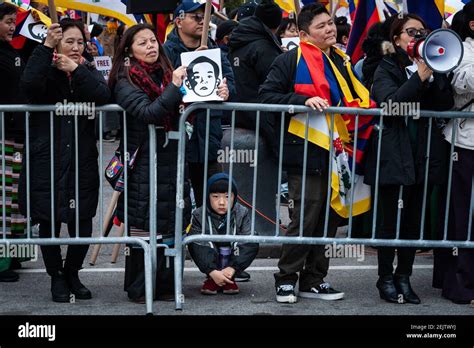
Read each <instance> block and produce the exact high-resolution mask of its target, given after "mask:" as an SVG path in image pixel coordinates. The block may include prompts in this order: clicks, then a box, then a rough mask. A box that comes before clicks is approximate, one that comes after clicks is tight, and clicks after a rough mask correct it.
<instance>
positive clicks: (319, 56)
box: [288, 42, 376, 218]
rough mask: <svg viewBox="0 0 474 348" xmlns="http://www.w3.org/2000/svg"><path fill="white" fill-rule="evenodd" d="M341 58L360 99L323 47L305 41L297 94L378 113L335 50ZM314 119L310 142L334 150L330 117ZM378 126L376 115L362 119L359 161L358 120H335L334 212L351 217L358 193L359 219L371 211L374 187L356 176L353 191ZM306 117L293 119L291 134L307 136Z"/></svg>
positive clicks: (355, 212)
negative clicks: (351, 207)
mask: <svg viewBox="0 0 474 348" xmlns="http://www.w3.org/2000/svg"><path fill="white" fill-rule="evenodd" d="M334 49H335V53H336V54H338V55H339V56H341V57H342V58H343V59H344V61H345V67H346V69H347V75H348V76H349V78H350V81H349V82H350V84H351V85H352V88H353V91H354V92H355V93H356V94H357V95H355V96H354V95H353V94H352V92H351V88H350V86H349V83H348V81H346V80H345V79H344V77H343V75H342V74H341V72H340V71H339V70H338V69H337V67H336V65H335V64H334V62H333V61H332V60H331V59H330V58H329V57H328V56H327V55H326V54H325V53H323V52H322V51H321V50H320V49H319V48H318V47H316V46H314V45H312V44H310V43H307V42H302V43H301V44H300V47H299V48H298V65H297V69H296V77H295V92H296V93H298V94H301V95H306V96H309V97H314V96H319V97H322V98H325V99H327V100H328V101H329V104H330V105H331V106H346V107H361V108H374V107H376V104H375V102H374V101H372V100H371V99H370V96H369V91H368V90H367V89H366V88H365V87H364V85H363V84H362V82H360V81H359V80H358V79H357V77H356V75H355V73H354V71H353V68H352V66H351V64H350V62H349V57H348V56H347V55H346V54H345V53H344V52H342V51H341V50H339V49H337V48H334ZM308 117H309V120H308V122H309V129H308V141H310V142H311V143H313V144H316V145H317V146H320V147H322V148H324V149H326V150H328V151H329V149H330V133H331V117H330V115H329V114H326V115H324V114H316V115H314V114H312V115H310V116H308ZM373 126H374V120H373V117H371V116H360V117H359V124H358V136H357V151H356V154H357V155H356V156H355V158H354V134H355V130H356V129H355V117H353V116H351V115H340V114H336V115H334V129H333V131H334V138H333V145H334V151H333V158H332V159H331V160H332V162H333V172H332V181H331V188H332V192H331V207H332V208H333V209H334V210H335V211H336V212H337V213H338V214H339V215H340V216H342V217H345V218H347V217H348V216H349V206H350V204H349V200H350V197H351V195H352V192H354V205H353V215H354V216H355V215H359V214H362V213H365V212H366V211H368V210H369V209H370V187H369V186H367V185H365V184H364V183H363V177H362V176H359V175H357V174H355V177H354V187H353V188H352V187H351V178H352V173H351V168H352V162H353V161H354V160H355V161H356V173H357V172H359V171H358V170H357V168H359V167H360V164H361V161H362V158H363V154H364V150H365V147H366V144H367V142H368V140H369V138H370V134H371V132H372V129H373ZM305 131H306V115H301V114H300V115H296V116H293V117H292V119H291V121H290V125H289V128H288V132H290V133H292V134H295V135H297V136H299V137H301V138H304V137H305Z"/></svg>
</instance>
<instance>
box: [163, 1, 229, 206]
mask: <svg viewBox="0 0 474 348" xmlns="http://www.w3.org/2000/svg"><path fill="white" fill-rule="evenodd" d="M204 6H205V4H199V3H195V2H193V1H190V0H184V1H183V2H182V3H181V5H180V6H178V8H177V9H176V11H175V26H176V27H175V28H174V29H173V31H172V32H171V33H170V34H169V35H168V38H167V41H166V42H165V44H164V45H163V47H164V49H165V51H166V55H167V56H168V58H169V59H170V61H171V64H172V65H173V67H174V68H178V67H179V66H181V53H183V52H193V51H196V50H197V49H198V48H199V49H202V47H205V48H209V49H212V48H218V46H217V44H216V43H215V42H214V41H213V40H211V39H210V38H209V39H208V42H206V43H201V34H202V30H203V25H204ZM221 59H222V75H223V77H224V78H225V79H226V80H227V86H228V89H229V94H230V97H231V98H232V95H234V94H235V89H234V74H233V72H232V68H231V66H230V63H229V61H228V59H227V57H226V55H225V53H224V52H221ZM206 114H207V112H206V111H205V110H202V111H197V112H196V113H195V115H194V116H195V119H194V125H193V134H192V136H191V139H190V142H189V146H187V153H186V157H187V160H188V162H189V176H190V178H191V183H192V187H193V192H194V198H195V200H196V205H197V206H198V207H200V206H201V205H202V199H203V198H202V197H203V183H204V160H205V146H206ZM221 117H222V112H221V111H211V115H210V123H209V151H208V155H209V157H208V176H207V177H208V178H209V177H211V176H212V175H214V174H216V173H219V172H221V171H222V165H221V164H220V163H218V162H217V157H218V154H217V152H218V151H219V149H220V148H221V139H222V129H221Z"/></svg>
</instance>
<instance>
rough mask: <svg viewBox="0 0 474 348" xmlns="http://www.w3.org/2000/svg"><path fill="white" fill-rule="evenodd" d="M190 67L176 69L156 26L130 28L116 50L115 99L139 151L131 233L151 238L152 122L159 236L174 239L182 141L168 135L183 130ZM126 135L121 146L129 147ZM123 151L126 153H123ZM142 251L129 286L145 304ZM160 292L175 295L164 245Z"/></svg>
mask: <svg viewBox="0 0 474 348" xmlns="http://www.w3.org/2000/svg"><path fill="white" fill-rule="evenodd" d="M185 77H186V67H184V66H180V67H178V68H177V69H176V70H174V71H173V68H172V66H171V63H170V62H169V60H168V58H167V57H166V54H165V51H164V50H163V47H162V46H161V45H160V44H159V41H158V38H157V36H156V33H155V31H154V30H153V28H152V27H151V26H150V25H148V24H138V25H135V26H132V27H131V28H129V29H128V30H127V31H126V32H125V34H124V37H123V39H122V41H121V43H120V45H119V47H118V50H117V51H116V53H115V57H114V63H113V65H112V71H111V73H110V78H109V84H110V87H111V89H112V90H113V92H114V95H115V100H116V102H117V103H118V104H120V105H121V106H122V107H123V108H124V109H125V110H126V111H127V149H126V151H127V152H129V153H135V152H136V153H137V155H136V157H135V164H134V167H133V170H131V173H130V174H129V177H128V201H127V203H126V204H127V205H128V223H129V231H128V232H129V235H130V236H135V237H137V236H138V237H148V236H149V228H150V226H149V212H150V209H149V202H150V198H149V197H150V196H149V192H150V177H149V173H150V171H149V166H150V162H149V161H150V160H149V146H150V142H149V136H148V125H150V124H153V125H156V126H157V129H156V149H157V150H156V151H157V153H156V159H157V172H158V173H157V177H158V186H157V198H156V199H157V210H158V211H157V234H159V235H160V237H162V240H161V241H160V242H159V243H165V244H169V245H171V244H173V243H174V224H175V222H174V218H175V210H176V165H177V158H178V142H176V141H174V140H168V137H167V133H168V132H169V131H171V130H177V129H178V122H179V115H180V113H179V107H180V105H181V102H182V98H183V94H182V92H181V87H182V85H183V80H184V79H185ZM123 138H124V137H122V141H121V144H120V149H121V150H123V146H124V144H123ZM121 153H123V151H122V152H121ZM185 182H186V184H185V187H184V192H185V197H187V198H186V199H185V211H184V220H185V221H184V226H187V225H188V223H189V220H190V213H191V201H190V199H189V191H190V187H189V184H187V181H185ZM117 215H118V218H119V219H120V221H124V215H125V212H124V197H123V195H122V196H121V197H120V200H119V203H118V206H117ZM142 252H143V251H142V249H134V248H131V252H130V255H129V256H128V257H127V260H126V265H125V290H126V291H127V292H128V296H129V298H130V299H131V300H132V301H134V302H139V303H141V302H143V303H144V295H145V278H144V273H143V270H144V265H143V254H142ZM157 254H158V264H157V275H156V293H155V295H156V296H155V297H156V298H157V299H159V300H168V299H169V300H172V299H173V298H174V278H173V273H174V270H173V263H171V264H170V267H169V268H166V262H165V256H164V252H163V248H159V249H158V251H157Z"/></svg>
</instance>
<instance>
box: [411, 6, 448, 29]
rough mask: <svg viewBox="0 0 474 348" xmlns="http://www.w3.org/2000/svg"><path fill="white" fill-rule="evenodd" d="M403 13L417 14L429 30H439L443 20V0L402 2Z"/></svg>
mask: <svg viewBox="0 0 474 348" xmlns="http://www.w3.org/2000/svg"><path fill="white" fill-rule="evenodd" d="M404 12H405V13H415V14H417V15H418V16H420V17H421V18H423V19H424V21H425V22H426V24H427V25H428V27H429V28H430V29H431V30H435V29H439V28H441V25H442V24H443V19H444V0H423V1H420V0H404Z"/></svg>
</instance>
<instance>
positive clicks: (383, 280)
mask: <svg viewBox="0 0 474 348" xmlns="http://www.w3.org/2000/svg"><path fill="white" fill-rule="evenodd" d="M376 286H377V289H379V294H380V298H381V299H382V300H385V301H387V302H391V303H398V293H397V289H396V288H395V284H394V282H393V275H392V274H390V275H387V276H383V277H379V280H377V285H376Z"/></svg>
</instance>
